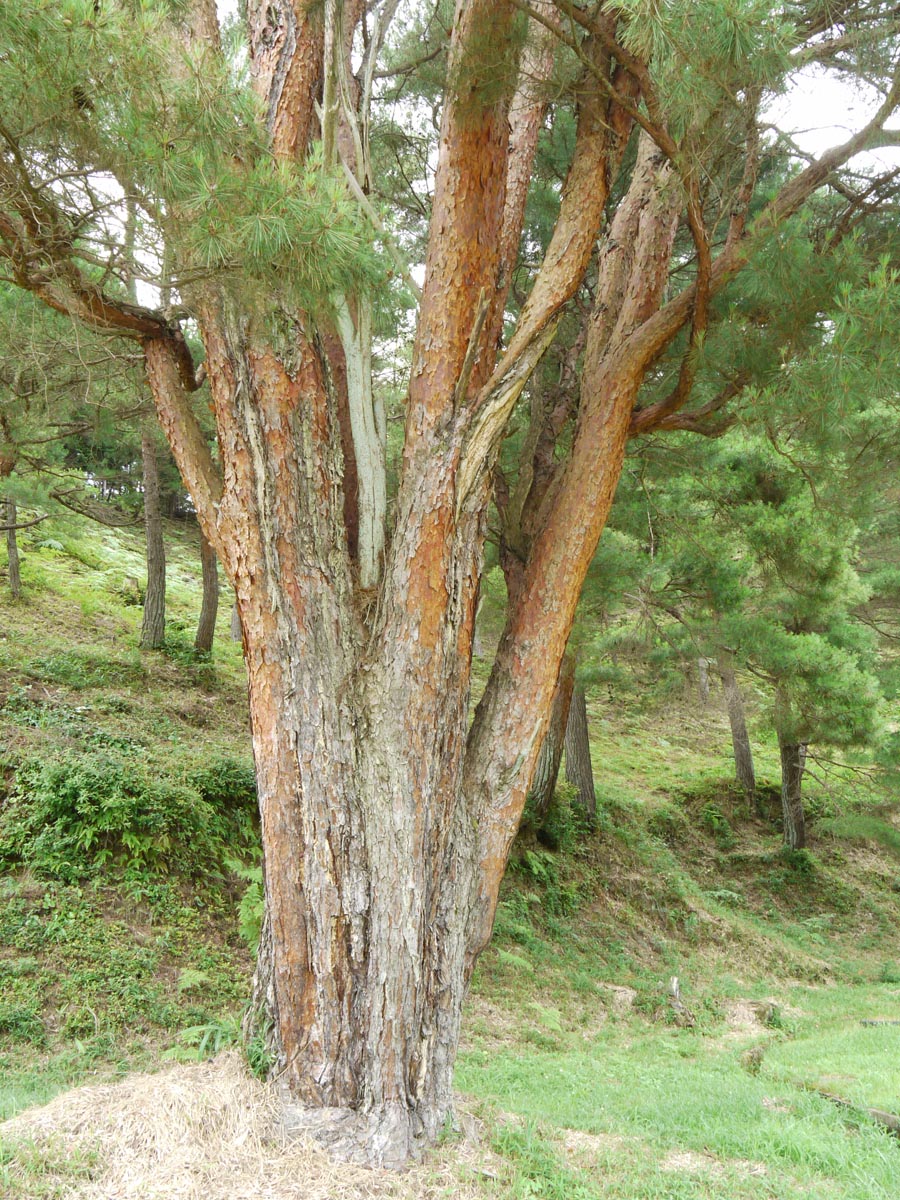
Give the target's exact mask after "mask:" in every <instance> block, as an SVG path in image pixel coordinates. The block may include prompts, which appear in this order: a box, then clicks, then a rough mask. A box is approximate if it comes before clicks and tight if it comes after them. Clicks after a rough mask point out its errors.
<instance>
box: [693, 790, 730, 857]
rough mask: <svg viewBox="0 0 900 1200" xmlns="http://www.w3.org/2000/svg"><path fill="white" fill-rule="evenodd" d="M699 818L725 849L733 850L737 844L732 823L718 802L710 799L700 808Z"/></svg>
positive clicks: (702, 824)
mask: <svg viewBox="0 0 900 1200" xmlns="http://www.w3.org/2000/svg"><path fill="white" fill-rule="evenodd" d="M698 819H699V821H700V824H701V826H702V827H703V828H704V829H706V830H707V831H708V832H709V833H711V834H712V835H713V837H714V838H715V840H716V843H717V844H718V845H719V846H720V847H721V848H722V849H723V850H731V849H733V848H734V846H735V845H736V844H737V839H736V838H735V835H734V830H733V829H732V828H731V823H730V821H729V820H728V818H727V817H726V816H725V814H724V813H723V812H722V810H721V808H719V806H718V804H714V803H713V802H712V801H711V800H708V801H707V802H706V804H704V805H703V807H702V808H701V809H700V813H699V816H698Z"/></svg>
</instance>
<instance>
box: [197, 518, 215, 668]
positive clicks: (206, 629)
mask: <svg viewBox="0 0 900 1200" xmlns="http://www.w3.org/2000/svg"><path fill="white" fill-rule="evenodd" d="M200 567H201V570H202V572H203V602H202V604H201V605H200V619H199V621H198V622H197V636H196V637H195V638H194V649H195V650H196V651H197V652H198V653H200V654H209V653H210V652H211V651H212V648H213V640H214V638H215V636H216V615H217V614H218V611H219V565H218V560H217V558H216V552H215V550H213V548H212V546H210V544H209V542H208V541H207V539H206V535H205V534H204V533H203V531H202V530H201V531H200Z"/></svg>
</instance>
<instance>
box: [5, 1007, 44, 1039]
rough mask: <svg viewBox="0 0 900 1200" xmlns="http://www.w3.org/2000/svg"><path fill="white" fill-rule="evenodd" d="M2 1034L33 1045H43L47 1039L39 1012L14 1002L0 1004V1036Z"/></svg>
mask: <svg viewBox="0 0 900 1200" xmlns="http://www.w3.org/2000/svg"><path fill="white" fill-rule="evenodd" d="M4 1035H5V1036H6V1037H10V1038H12V1039H13V1040H14V1041H17V1042H30V1043H31V1044H32V1045H33V1046H43V1045H44V1043H45V1042H46V1040H47V1031H46V1029H45V1028H44V1022H43V1021H42V1019H41V1016H40V1013H38V1012H36V1011H35V1009H33V1008H25V1007H20V1006H18V1005H14V1004H4V1005H0V1036H4Z"/></svg>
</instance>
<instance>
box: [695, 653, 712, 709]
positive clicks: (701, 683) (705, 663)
mask: <svg viewBox="0 0 900 1200" xmlns="http://www.w3.org/2000/svg"><path fill="white" fill-rule="evenodd" d="M697 688H698V691H699V692H700V703H701V704H702V705H703V707H704V708H705V707H706V705H707V704H709V659H708V658H704V657H703V655H702V654H701V655H700V657H699V658H698V659H697Z"/></svg>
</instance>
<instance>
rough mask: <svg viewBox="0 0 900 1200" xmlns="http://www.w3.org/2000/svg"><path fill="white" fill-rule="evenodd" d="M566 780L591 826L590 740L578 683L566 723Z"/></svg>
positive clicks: (584, 701) (594, 806)
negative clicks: (571, 786)
mask: <svg viewBox="0 0 900 1200" xmlns="http://www.w3.org/2000/svg"><path fill="white" fill-rule="evenodd" d="M566 779H567V780H568V781H569V783H573V784H575V786H576V787H577V788H578V803H579V804H580V805H581V807H582V809H583V810H584V813H585V816H586V817H587V819H588V822H589V824H590V825H591V826H593V825H594V823H595V821H596V820H597V793H596V792H595V790H594V768H593V766H592V764H591V740H590V734H589V732H588V719H587V697H586V696H585V693H584V687H583V685H582V684H580V683H579V684H576V685H575V691H574V692H573V694H572V704H571V706H570V708H569V720H568V723H567V724H566Z"/></svg>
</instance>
